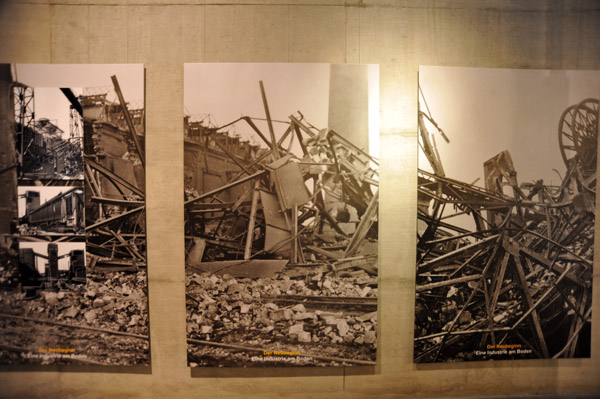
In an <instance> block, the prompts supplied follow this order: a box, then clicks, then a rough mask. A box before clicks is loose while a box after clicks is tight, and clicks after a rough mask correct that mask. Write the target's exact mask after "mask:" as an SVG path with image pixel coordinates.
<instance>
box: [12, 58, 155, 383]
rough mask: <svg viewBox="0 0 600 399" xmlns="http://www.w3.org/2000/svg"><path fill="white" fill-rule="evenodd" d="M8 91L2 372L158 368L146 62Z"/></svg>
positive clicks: (47, 71)
mask: <svg viewBox="0 0 600 399" xmlns="http://www.w3.org/2000/svg"><path fill="white" fill-rule="evenodd" d="M74 87H77V88H78V89H71V88H74ZM0 88H1V89H2V90H1V93H2V94H1V95H0V114H1V120H2V124H1V125H0V129H1V131H0V140H2V144H3V145H2V147H1V148H0V161H1V162H2V164H1V165H0V169H1V170H2V172H3V173H2V174H1V175H0V184H1V189H2V191H3V193H6V195H3V196H2V200H1V204H0V205H1V207H0V233H1V234H2V235H1V236H0V329H1V330H2V332H3V333H2V334H0V364H10V365H15V364H24V365H35V366H51V365H56V366H60V367H62V366H63V365H70V366H73V367H75V368H77V367H80V366H149V365H150V342H149V326H148V297H147V292H148V284H147V273H146V268H147V261H146V222H145V212H144V209H145V172H144V131H145V129H144V128H145V126H144V68H143V65H139V64H134V65H119V64H111V65H92V64H90V65H75V64H73V65H59V64H53V65H43V64H35V65H34V64H0ZM79 88H80V89H79ZM38 115H40V117H39V118H38ZM76 179H81V180H76ZM48 369H50V368H48ZM102 369H103V370H106V369H105V368H104V367H102ZM125 370H130V368H126V369H125ZM116 371H118V369H117V370H116Z"/></svg>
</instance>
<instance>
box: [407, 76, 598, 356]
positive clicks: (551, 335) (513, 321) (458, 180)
mask: <svg viewBox="0 0 600 399" xmlns="http://www.w3.org/2000/svg"><path fill="white" fill-rule="evenodd" d="M418 85H419V86H418V87H419V113H418V129H419V130H418V135H419V158H418V162H419V170H418V206H417V209H418V216H417V230H418V231H417V265H416V300H415V326H414V328H415V337H414V362H415V363H435V362H442V363H443V362H459V361H484V360H503V359H558V358H586V357H590V348H591V342H590V337H591V320H592V277H593V260H594V259H593V258H594V228H595V212H594V209H595V200H596V165H597V146H598V119H599V118H598V102H599V99H598V98H599V96H600V73H599V72H598V71H559V70H552V71H549V70H517V69H492V68H459V67H426V66H422V67H420V69H419V82H418Z"/></svg>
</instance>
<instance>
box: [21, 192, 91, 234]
mask: <svg viewBox="0 0 600 399" xmlns="http://www.w3.org/2000/svg"><path fill="white" fill-rule="evenodd" d="M17 193H18V196H19V200H18V211H19V234H20V235H22V236H25V235H36V236H39V235H52V234H55V235H56V234H75V235H84V234H85V230H84V229H85V226H84V203H83V187H81V186H79V187H78V186H19V187H18V188H17Z"/></svg>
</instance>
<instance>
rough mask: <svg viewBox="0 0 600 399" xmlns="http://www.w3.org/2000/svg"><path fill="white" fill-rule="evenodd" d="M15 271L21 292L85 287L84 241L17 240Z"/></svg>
mask: <svg viewBox="0 0 600 399" xmlns="http://www.w3.org/2000/svg"><path fill="white" fill-rule="evenodd" d="M19 275H20V283H21V287H22V289H23V291H24V292H27V294H28V295H30V296H35V295H37V294H38V290H52V291H61V290H66V291H79V290H81V289H82V288H84V287H85V283H86V271H85V242H83V241H81V242H27V241H20V242H19Z"/></svg>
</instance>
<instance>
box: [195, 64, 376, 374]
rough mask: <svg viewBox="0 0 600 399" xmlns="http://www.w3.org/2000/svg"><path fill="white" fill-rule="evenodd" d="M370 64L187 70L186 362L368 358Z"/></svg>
mask: <svg viewBox="0 0 600 399" xmlns="http://www.w3.org/2000/svg"><path fill="white" fill-rule="evenodd" d="M378 96H379V70H378V66H377V65H330V64H233V63H232V64H185V65H184V106H185V114H184V135H185V136H184V179H185V181H184V186H185V187H184V189H185V192H184V198H185V238H186V240H185V243H186V247H185V251H186V265H185V266H186V307H187V342H188V365H189V366H190V367H202V366H212V367H289V366H320V367H331V366H356V365H375V362H376V358H377V292H378V261H377V260H378V209H379V196H378V194H379V170H378V162H379V161H378V150H379V147H378V143H379V141H378V139H379V127H378V121H379V119H378V117H379V102H378V101H379V99H378Z"/></svg>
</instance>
